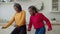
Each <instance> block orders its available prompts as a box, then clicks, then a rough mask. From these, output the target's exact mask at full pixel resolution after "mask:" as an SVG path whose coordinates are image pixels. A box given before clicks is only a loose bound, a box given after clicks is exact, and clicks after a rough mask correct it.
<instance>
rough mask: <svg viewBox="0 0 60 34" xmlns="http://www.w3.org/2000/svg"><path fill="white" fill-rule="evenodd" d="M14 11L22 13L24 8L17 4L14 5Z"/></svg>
mask: <svg viewBox="0 0 60 34" xmlns="http://www.w3.org/2000/svg"><path fill="white" fill-rule="evenodd" d="M14 9H15V11H16V12H20V11H22V7H21V5H20V4H18V3H15V4H14Z"/></svg>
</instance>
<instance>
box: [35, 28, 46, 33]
mask: <svg viewBox="0 0 60 34" xmlns="http://www.w3.org/2000/svg"><path fill="white" fill-rule="evenodd" d="M45 31H46V29H45V27H42V28H38V29H36V32H35V34H45Z"/></svg>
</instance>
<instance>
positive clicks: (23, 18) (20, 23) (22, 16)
mask: <svg viewBox="0 0 60 34" xmlns="http://www.w3.org/2000/svg"><path fill="white" fill-rule="evenodd" d="M20 17H21V19H20V20H19V24H17V25H18V26H21V25H23V24H22V23H23V22H24V20H25V18H26V13H25V11H24V12H22V13H21V16H20Z"/></svg>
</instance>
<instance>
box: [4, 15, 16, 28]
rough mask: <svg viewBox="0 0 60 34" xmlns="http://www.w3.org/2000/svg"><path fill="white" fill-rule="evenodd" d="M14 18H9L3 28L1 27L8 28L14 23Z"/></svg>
mask: <svg viewBox="0 0 60 34" xmlns="http://www.w3.org/2000/svg"><path fill="white" fill-rule="evenodd" d="M14 17H15V16H13V18H11V19H10V21H9V22H8V23H7V24H6V25H5V26H3V27H6V28H7V27H9V26H10V25H11V24H12V23H13V22H14V21H15V18H14Z"/></svg>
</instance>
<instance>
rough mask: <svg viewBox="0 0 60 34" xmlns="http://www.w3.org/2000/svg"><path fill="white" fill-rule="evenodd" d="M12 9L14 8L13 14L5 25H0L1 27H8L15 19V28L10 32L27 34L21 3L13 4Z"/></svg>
mask: <svg viewBox="0 0 60 34" xmlns="http://www.w3.org/2000/svg"><path fill="white" fill-rule="evenodd" d="M14 9H15V10H16V13H15V15H14V16H13V18H12V19H11V20H10V21H9V22H8V23H7V24H6V25H4V26H3V27H2V29H5V28H7V27H9V26H10V25H11V24H12V23H13V22H14V21H15V22H16V24H15V27H16V28H15V29H14V30H13V31H12V33H11V34H27V33H26V12H25V11H24V10H22V7H21V5H20V4H18V3H15V4H14Z"/></svg>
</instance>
